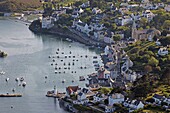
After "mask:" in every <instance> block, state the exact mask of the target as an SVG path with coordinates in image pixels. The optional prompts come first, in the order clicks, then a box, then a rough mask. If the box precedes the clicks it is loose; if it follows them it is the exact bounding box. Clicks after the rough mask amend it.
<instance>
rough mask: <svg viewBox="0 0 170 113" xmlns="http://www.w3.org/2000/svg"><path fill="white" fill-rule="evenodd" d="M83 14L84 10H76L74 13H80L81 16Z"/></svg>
mask: <svg viewBox="0 0 170 113" xmlns="http://www.w3.org/2000/svg"><path fill="white" fill-rule="evenodd" d="M83 12H84V10H83V9H82V8H75V9H74V11H73V13H79V14H81V13H83Z"/></svg>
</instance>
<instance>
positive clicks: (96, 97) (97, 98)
mask: <svg viewBox="0 0 170 113" xmlns="http://www.w3.org/2000/svg"><path fill="white" fill-rule="evenodd" d="M105 99H107V96H105V95H104V94H101V93H97V94H96V95H94V96H93V102H94V103H96V102H101V101H104V100H105Z"/></svg>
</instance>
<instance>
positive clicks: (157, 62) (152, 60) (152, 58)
mask: <svg viewBox="0 0 170 113" xmlns="http://www.w3.org/2000/svg"><path fill="white" fill-rule="evenodd" d="M148 64H149V65H151V66H157V65H158V64H159V61H158V60H157V59H156V58H155V57H153V56H152V57H151V58H150V59H149V60H148Z"/></svg>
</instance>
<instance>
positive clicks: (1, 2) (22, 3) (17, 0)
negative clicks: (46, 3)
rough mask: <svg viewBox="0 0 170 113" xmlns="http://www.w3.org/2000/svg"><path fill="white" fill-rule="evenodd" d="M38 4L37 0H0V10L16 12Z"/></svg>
mask: <svg viewBox="0 0 170 113" xmlns="http://www.w3.org/2000/svg"><path fill="white" fill-rule="evenodd" d="M39 6H41V3H40V2H39V0H0V12H16V11H17V12H18V11H23V10H28V9H34V8H38V7H39Z"/></svg>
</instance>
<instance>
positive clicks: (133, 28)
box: [131, 20, 137, 39]
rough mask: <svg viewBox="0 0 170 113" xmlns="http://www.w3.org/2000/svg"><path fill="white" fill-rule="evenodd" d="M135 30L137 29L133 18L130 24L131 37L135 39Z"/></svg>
mask: <svg viewBox="0 0 170 113" xmlns="http://www.w3.org/2000/svg"><path fill="white" fill-rule="evenodd" d="M136 31H137V29H136V23H135V20H134V21H133V25H132V36H131V37H132V38H133V39H136V38H137V37H136Z"/></svg>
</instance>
